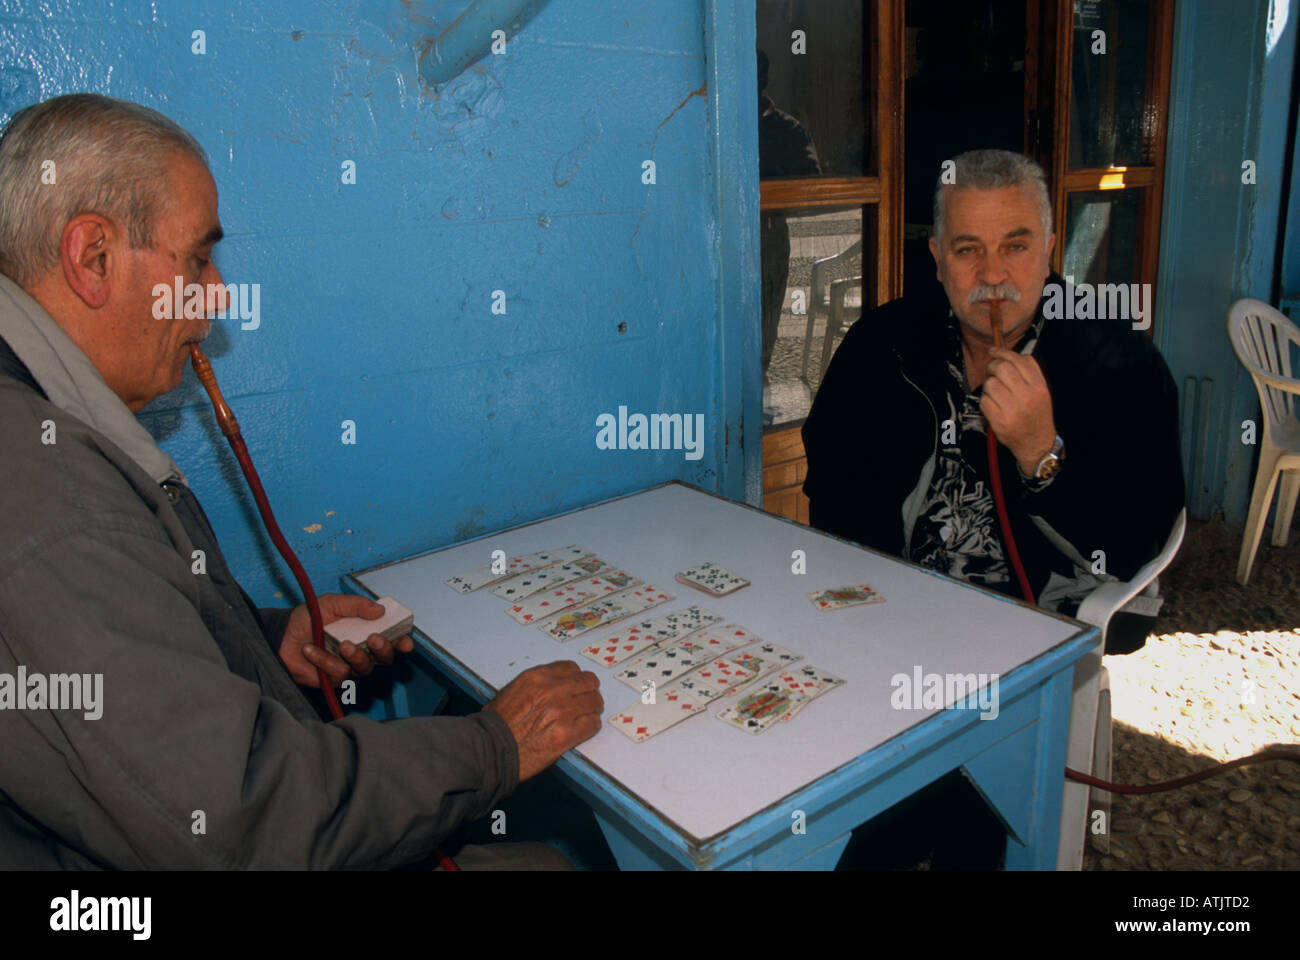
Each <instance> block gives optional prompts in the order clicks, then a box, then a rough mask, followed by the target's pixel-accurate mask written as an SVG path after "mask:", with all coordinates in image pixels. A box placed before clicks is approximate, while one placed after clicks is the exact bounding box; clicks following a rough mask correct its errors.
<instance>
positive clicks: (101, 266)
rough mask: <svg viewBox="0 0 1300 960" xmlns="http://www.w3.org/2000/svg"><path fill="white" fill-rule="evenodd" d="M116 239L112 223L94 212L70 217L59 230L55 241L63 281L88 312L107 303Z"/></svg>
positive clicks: (114, 265) (114, 261)
mask: <svg viewBox="0 0 1300 960" xmlns="http://www.w3.org/2000/svg"><path fill="white" fill-rule="evenodd" d="M119 236H120V234H119V233H118V231H117V230H116V229H115V228H114V226H113V223H112V221H110V220H108V219H107V218H105V217H103V216H100V215H99V214H97V213H83V214H80V215H78V216H76V217H73V218H72V219H71V220H69V221H68V222H67V225H66V226H64V228H63V235H62V237H60V240H59V253H60V256H61V259H62V262H63V278H64V279H65V280H67V281H68V286H69V287H70V288H71V289H72V292H73V293H75V294H76V295H77V296H78V297H80V298H81V300H82V301H83V302H84V303H85V304H86V306H88V307H91V308H92V309H96V310H97V309H99V308H100V307H102V306H103V305H104V304H105V303H107V302H108V295H109V293H110V290H111V282H110V281H111V277H112V273H113V270H114V268H115V267H116V266H117V265H118V264H117V251H118V238H119Z"/></svg>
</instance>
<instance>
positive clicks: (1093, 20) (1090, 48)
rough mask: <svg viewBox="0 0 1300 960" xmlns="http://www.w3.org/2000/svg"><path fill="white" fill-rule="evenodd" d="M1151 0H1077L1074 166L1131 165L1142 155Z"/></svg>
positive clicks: (1072, 99)
mask: <svg viewBox="0 0 1300 960" xmlns="http://www.w3.org/2000/svg"><path fill="white" fill-rule="evenodd" d="M1150 18H1151V3H1150V0H1074V30H1073V43H1072V46H1073V51H1072V58H1071V59H1072V61H1073V66H1072V69H1071V71H1070V73H1071V77H1070V81H1071V97H1070V169H1072V170H1082V169H1093V168H1097V167H1112V166H1118V167H1129V166H1137V165H1140V164H1143V163H1150V162H1152V160H1151V158H1149V157H1144V156H1143V144H1144V140H1145V138H1144V132H1143V120H1144V117H1145V112H1146V104H1147V99H1148V90H1147V56H1148V29H1147V24H1148V23H1149V22H1150Z"/></svg>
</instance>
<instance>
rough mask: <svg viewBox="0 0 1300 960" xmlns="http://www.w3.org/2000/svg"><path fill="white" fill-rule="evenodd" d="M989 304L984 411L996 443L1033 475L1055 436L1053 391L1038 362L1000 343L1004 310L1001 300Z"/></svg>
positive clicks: (1022, 469)
mask: <svg viewBox="0 0 1300 960" xmlns="http://www.w3.org/2000/svg"><path fill="white" fill-rule="evenodd" d="M990 303H991V304H992V308H991V316H990V319H991V323H992V327H993V347H992V349H990V350H989V361H988V365H987V366H986V367H985V380H984V396H983V398H982V399H981V400H980V412H981V413H983V414H984V417H985V419H987V420H988V422H989V425H990V426H992V427H993V432H994V433H995V434H997V438H998V441H999V442H1000V443H1001V444H1002V445H1003V446H1005V447H1006V448H1007V449H1008V450H1010V451H1011V453H1012V454H1013V455H1014V456H1015V458H1016V462H1017V463H1018V464H1019V465H1020V472H1021V473H1023V474H1024V475H1025V476H1027V477H1031V476H1033V474H1034V470H1035V469H1037V467H1038V463H1039V461H1040V460H1042V459H1043V457H1045V456H1047V454H1049V453H1050V452H1051V451H1052V444H1053V443H1054V442H1055V440H1056V432H1057V431H1056V423H1055V421H1054V420H1053V418H1052V395H1051V394H1050V393H1049V392H1048V390H1047V381H1046V380H1045V379H1044V378H1043V371H1042V369H1041V368H1040V367H1039V366H1038V361H1037V360H1035V359H1034V358H1033V357H1032V356H1025V355H1024V354H1021V353H1017V352H1016V351H1015V350H1008V349H1007V348H1005V347H1004V346H1003V345H1002V323H1001V311H1000V310H999V308H998V302H997V301H990Z"/></svg>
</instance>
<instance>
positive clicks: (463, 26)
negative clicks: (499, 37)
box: [419, 0, 546, 86]
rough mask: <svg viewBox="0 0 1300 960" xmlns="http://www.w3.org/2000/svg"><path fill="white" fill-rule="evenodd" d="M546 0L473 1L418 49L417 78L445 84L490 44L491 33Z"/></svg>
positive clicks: (434, 84)
mask: <svg viewBox="0 0 1300 960" xmlns="http://www.w3.org/2000/svg"><path fill="white" fill-rule="evenodd" d="M545 3H546V0H540V3H539V0H474V2H473V3H471V4H470V5H469V6H468V7H466V8H465V12H464V13H462V14H461V15H460V16H459V17H457V18H456V19H455V21H454V22H453V23H452V25H451V26H449V27H448V28H447V29H446V30H444V31H443V32H442V33H441V34H440V35H439V36H438V37H437V39H435V40H434V41H433V42H432V43H431V44H429V46H427V47H426V48H425V49H424V50H422V51H421V52H420V59H419V70H420V77H421V78H422V79H423V80H424V81H425V82H426V83H428V84H429V85H430V86H436V85H437V84H440V83H446V82H447V81H448V80H450V79H451V78H452V77H455V76H457V75H459V74H460V73H461V72H463V71H464V70H465V69H466V68H468V67H469V66H470V65H471V64H473V63H474V62H475V61H477V60H478V59H479V58H480V57H482V56H483V55H484V54H485V53H487V52H488V49H489V48H490V47H491V46H492V34H493V32H494V31H497V30H505V29H506V27H507V25H509V24H510V23H512V22H513V21H514V20H516V19H517V18H518V17H519V16H520V15H522V14H523V13H524V11H525V10H526V9H527V8H528V7H530V6H534V5H537V6H539V7H540V6H541V5H543V4H545Z"/></svg>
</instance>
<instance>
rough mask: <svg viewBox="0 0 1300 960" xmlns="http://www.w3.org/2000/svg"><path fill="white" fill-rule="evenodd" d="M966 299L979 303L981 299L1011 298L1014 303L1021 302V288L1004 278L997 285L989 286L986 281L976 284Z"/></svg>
mask: <svg viewBox="0 0 1300 960" xmlns="http://www.w3.org/2000/svg"><path fill="white" fill-rule="evenodd" d="M966 300H967V302H969V303H979V302H980V301H981V300H1010V301H1012V302H1013V303H1019V302H1020V288H1019V287H1017V286H1016V285H1015V284H1014V283H1012V282H1011V281H1010V280H1003V281H1002V282H1001V283H999V284H997V285H995V286H989V285H988V284H986V283H981V284H976V286H975V288H974V289H973V290H971V292H970V296H969V297H967V298H966Z"/></svg>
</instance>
